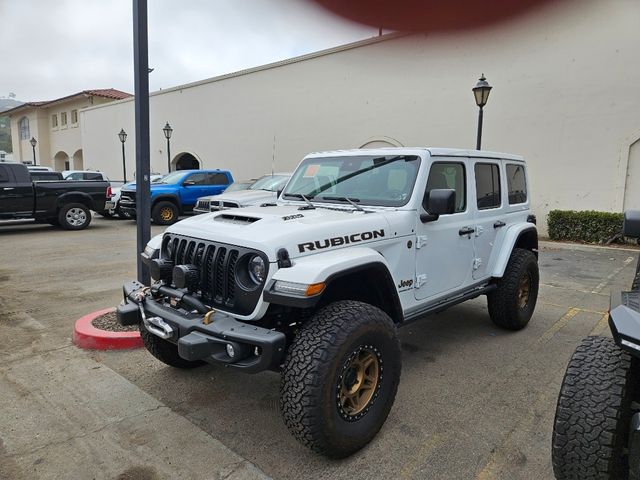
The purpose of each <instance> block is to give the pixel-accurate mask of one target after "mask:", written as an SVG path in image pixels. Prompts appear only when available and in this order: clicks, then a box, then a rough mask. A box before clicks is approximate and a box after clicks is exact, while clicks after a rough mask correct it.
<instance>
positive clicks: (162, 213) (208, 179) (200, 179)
mask: <svg viewBox="0 0 640 480" xmlns="http://www.w3.org/2000/svg"><path fill="white" fill-rule="evenodd" d="M231 183H233V176H232V175H231V172H229V171H226V170H218V169H216V170H178V171H176V172H171V173H168V174H167V175H165V176H164V177H163V178H162V179H160V180H159V181H158V182H156V183H152V184H151V219H152V220H153V221H154V222H155V223H157V224H160V225H171V224H173V223H175V222H177V221H178V218H179V216H180V215H181V214H184V213H190V212H192V211H193V207H194V206H195V204H196V201H197V200H198V198H200V197H203V196H206V195H218V194H220V193H222V192H224V190H225V188H227V187H228V186H229V185H230V184H231ZM120 210H121V211H122V212H124V214H125V215H131V216H132V217H135V216H136V186H135V184H129V185H125V186H123V187H122V188H121V189H120Z"/></svg>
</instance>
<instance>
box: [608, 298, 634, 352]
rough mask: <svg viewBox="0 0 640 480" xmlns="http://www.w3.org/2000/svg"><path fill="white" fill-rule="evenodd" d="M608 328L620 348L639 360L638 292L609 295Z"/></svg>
mask: <svg viewBox="0 0 640 480" xmlns="http://www.w3.org/2000/svg"><path fill="white" fill-rule="evenodd" d="M609 327H610V328H611V333H612V335H613V339H614V340H615V341H616V343H617V344H618V345H619V346H620V348H622V349H623V350H626V351H628V352H629V353H630V354H632V355H634V356H636V357H639V358H640V290H631V291H630V292H614V293H612V294H611V309H610V311H609Z"/></svg>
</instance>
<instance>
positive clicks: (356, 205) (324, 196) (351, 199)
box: [322, 195, 364, 212]
mask: <svg viewBox="0 0 640 480" xmlns="http://www.w3.org/2000/svg"><path fill="white" fill-rule="evenodd" d="M322 198H324V199H325V200H335V201H337V202H349V203H350V204H351V205H352V206H353V208H355V209H356V210H359V211H360V212H364V208H362V207H361V206H360V205H358V204H357V203H356V202H359V201H360V199H359V198H353V197H351V198H349V197H328V196H326V195H323V196H322Z"/></svg>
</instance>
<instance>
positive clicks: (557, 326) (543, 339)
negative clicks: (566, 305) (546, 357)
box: [536, 307, 581, 345]
mask: <svg viewBox="0 0 640 480" xmlns="http://www.w3.org/2000/svg"><path fill="white" fill-rule="evenodd" d="M580 311H581V310H580V309H579V308H577V307H571V308H570V309H569V310H567V313H565V314H564V315H563V316H562V317H560V319H559V320H557V321H556V322H555V323H554V324H553V325H551V327H549V328H548V329H547V331H546V332H544V333H543V334H542V335H541V336H540V338H538V340H537V341H536V345H539V344H541V343H547V342H548V341H549V340H551V339H552V338H553V336H554V335H555V334H556V333H558V332H559V331H560V330H561V329H562V328H563V327H564V326H565V325H566V324H567V323H569V322H570V321H571V319H572V318H573V317H575V316H576V315H577V314H579V313H580Z"/></svg>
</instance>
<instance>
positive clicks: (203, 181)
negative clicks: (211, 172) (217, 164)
mask: <svg viewBox="0 0 640 480" xmlns="http://www.w3.org/2000/svg"><path fill="white" fill-rule="evenodd" d="M184 181H185V182H189V183H192V184H193V185H208V183H207V174H206V173H194V174H193V175H189V176H188V177H187V178H185V179H184Z"/></svg>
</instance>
